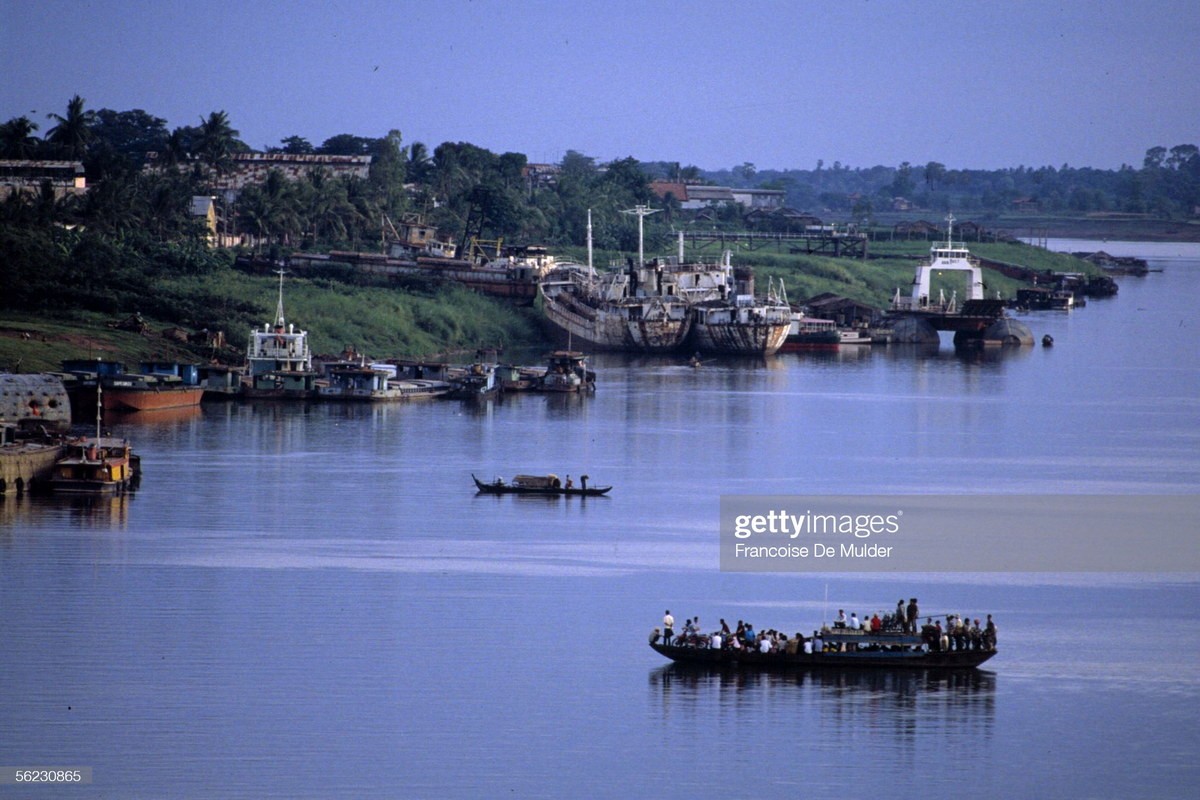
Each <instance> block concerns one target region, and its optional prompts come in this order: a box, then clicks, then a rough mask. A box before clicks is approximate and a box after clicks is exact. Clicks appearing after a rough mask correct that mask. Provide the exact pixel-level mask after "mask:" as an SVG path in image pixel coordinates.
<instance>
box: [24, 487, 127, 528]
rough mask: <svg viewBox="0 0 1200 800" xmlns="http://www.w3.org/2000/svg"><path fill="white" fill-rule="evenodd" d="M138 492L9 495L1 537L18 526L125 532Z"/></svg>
mask: <svg viewBox="0 0 1200 800" xmlns="http://www.w3.org/2000/svg"><path fill="white" fill-rule="evenodd" d="M135 496H136V492H133V491H129V492H124V493H121V494H107V495H52V494H22V495H8V496H5V497H3V498H2V499H0V536H4V535H7V534H10V533H11V532H12V531H14V530H16V529H17V527H18V526H22V527H25V526H34V525H42V524H47V523H49V524H55V523H59V524H61V523H63V522H66V523H68V524H69V525H70V526H71V527H72V528H75V529H81V530H123V529H124V528H125V527H126V525H128V523H129V507H130V504H131V503H132V502H133V501H134V498H135Z"/></svg>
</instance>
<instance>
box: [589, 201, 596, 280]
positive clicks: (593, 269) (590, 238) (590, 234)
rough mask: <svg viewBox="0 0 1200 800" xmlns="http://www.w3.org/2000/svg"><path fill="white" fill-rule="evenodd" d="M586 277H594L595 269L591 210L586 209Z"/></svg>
mask: <svg viewBox="0 0 1200 800" xmlns="http://www.w3.org/2000/svg"><path fill="white" fill-rule="evenodd" d="M587 244H588V275H590V276H591V277H593V278H594V277H596V268H595V267H593V266H592V210H591V209H590V208H589V209H588V240H587Z"/></svg>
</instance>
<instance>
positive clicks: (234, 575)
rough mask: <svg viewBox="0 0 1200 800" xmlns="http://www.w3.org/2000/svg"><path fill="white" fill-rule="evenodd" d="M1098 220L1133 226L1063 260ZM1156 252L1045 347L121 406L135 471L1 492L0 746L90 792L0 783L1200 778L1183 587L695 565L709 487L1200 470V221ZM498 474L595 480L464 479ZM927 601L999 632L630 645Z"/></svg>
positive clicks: (1106, 482) (609, 368)
mask: <svg viewBox="0 0 1200 800" xmlns="http://www.w3.org/2000/svg"><path fill="white" fill-rule="evenodd" d="M1056 244H1058V243H1052V246H1055V245H1056ZM1098 247H1103V249H1105V250H1107V251H1108V252H1114V253H1133V254H1137V253H1145V252H1149V251H1150V247H1148V246H1140V245H1132V246H1127V247H1126V249H1122V246H1121V245H1120V244H1119V243H1104V244H1102V245H1097V244H1092V245H1088V244H1081V245H1079V246H1076V245H1074V244H1070V243H1062V244H1061V245H1060V246H1059V248H1056V249H1097V248H1098ZM1172 247H1174V248H1175V249H1174V250H1168V251H1161V252H1160V251H1159V250H1158V248H1157V246H1155V248H1154V252H1153V253H1151V254H1152V255H1153V256H1154V257H1155V258H1156V261H1155V263H1154V266H1161V267H1163V268H1164V270H1165V271H1164V272H1162V273H1161V274H1157V273H1156V274H1151V275H1149V276H1147V277H1144V278H1122V279H1120V284H1121V291H1120V294H1119V296H1118V297H1116V298H1113V299H1109V300H1093V301H1091V302H1090V303H1089V304H1088V306H1087V307H1086V308H1083V309H1079V310H1076V311H1075V312H1072V313H1069V314H1067V313H1061V312H1058V313H1053V312H1043V313H1036V314H1029V315H1025V316H1024V317H1023V319H1024V320H1025V321H1026V322H1027V323H1028V324H1029V325H1030V326H1031V328H1032V329H1033V331H1034V333H1035V335H1036V336H1037V338H1039V339H1040V338H1041V336H1042V335H1043V334H1044V333H1050V334H1051V335H1052V336H1053V337H1054V339H1055V346H1054V347H1053V348H1050V349H1043V348H1041V347H1037V348H1031V349H1026V350H1024V351H1021V352H1005V353H996V352H986V353H983V354H975V355H968V356H959V355H956V354H955V353H954V351H953V350H952V348H950V347H949V345H948V343H947V344H945V345H943V347H942V348H941V349H940V350H937V351H935V352H913V351H911V350H888V349H884V348H877V349H874V350H871V349H862V350H861V351H859V352H853V351H851V352H849V353H847V352H844V351H843V352H841V353H838V354H830V355H825V354H800V355H784V356H779V357H776V358H774V359H771V360H769V361H768V362H767V363H765V364H764V363H761V362H753V361H751V362H742V361H729V362H725V361H716V362H713V363H710V364H706V365H705V366H704V367H703V368H700V369H692V368H690V367H687V366H685V365H684V364H683V363H682V359H674V360H672V359H657V358H656V359H649V358H646V359H639V358H624V357H603V358H598V359H596V360H595V366H596V368H597V370H598V372H599V376H600V378H599V390H598V392H597V393H596V395H595V396H594V397H591V398H572V397H542V396H510V397H508V398H505V399H504V400H503V401H502V402H499V403H495V404H489V405H481V406H477V407H472V406H465V405H461V404H458V403H449V402H437V403H416V404H411V405H390V406H375V407H360V406H342V405H314V406H309V407H303V406H288V405H269V404H261V405H255V404H216V405H206V406H204V408H203V409H202V410H199V411H197V412H195V413H194V414H187V415H183V416H173V417H169V418H160V419H154V418H150V419H147V420H145V421H142V422H138V423H136V424H135V423H129V424H121V425H119V426H118V427H117V429H116V430H117V431H118V432H120V433H123V434H126V435H128V436H130V437H132V438H133V440H134V443H135V447H136V448H137V449H138V450H139V451H140V452H141V454H142V459H143V465H144V470H145V479H144V480H143V482H142V486H141V488H140V489H139V490H138V491H137V492H136V493H135V494H133V495H131V496H127V497H123V498H117V499H113V500H105V501H100V502H66V501H62V500H59V499H55V498H41V497H35V498H20V499H16V498H9V499H8V500H5V501H3V503H0V675H3V689H2V691H0V765H9V766H17V765H72V766H81V765H82V766H90V767H92V769H93V781H94V782H93V783H92V784H91V785H90V786H85V787H74V788H71V789H70V790H65V789H60V790H28V789H21V788H19V787H14V786H5V787H3V789H0V794H4V795H5V796H30V797H49V796H61V797H181V798H192V797H196V798H206V797H245V798H263V797H288V798H293V797H314V798H316V797H320V798H335V797H337V798H340V797H346V798H360V797H430V798H433V797H437V798H441V797H495V796H501V795H503V796H515V797H575V796H581V797H629V796H635V797H637V796H661V797H706V796H711V797H717V796H720V797H739V796H749V795H755V796H762V797H784V796H786V797H798V796H813V795H838V796H862V797H873V798H880V797H924V796H928V795H930V794H937V795H969V796H973V797H1110V798H1130V797H1169V796H1174V795H1178V794H1181V793H1185V792H1189V791H1193V790H1194V787H1195V786H1196V784H1197V781H1198V780H1200V762H1198V761H1197V759H1196V757H1195V752H1196V749H1197V746H1198V745H1200V717H1198V715H1197V714H1196V711H1195V709H1196V707H1197V704H1198V703H1200V666H1198V660H1197V659H1198V657H1200V624H1198V623H1200V577H1198V576H1196V575H1174V574H1172V575H1165V574H1156V575H1130V574H964V573H956V572H953V571H946V572H940V573H931V574H923V575H879V574H877V575H872V574H865V573H863V574H846V575H805V574H763V575H743V574H730V573H722V572H720V571H719V569H718V564H717V512H718V499H719V496H720V495H721V494H723V493H726V494H739V493H747V494H763V493H795V494H801V493H803V494H822V493H828V494H855V493H892V494H896V493H978V492H995V493H1037V494H1053V493H1070V494H1109V493H1115V494H1147V493H1196V492H1197V491H1198V490H1200V318H1198V317H1197V314H1196V304H1197V299H1198V298H1200V248H1198V247H1197V246H1196V245H1184V246H1178V245H1175V246H1172ZM516 472H557V473H559V474H564V473H570V474H572V475H573V476H575V477H576V479H578V474H579V473H581V472H587V473H589V474H590V475H591V476H592V478H591V480H592V482H593V483H612V484H614V485H615V486H616V488H615V489H614V490H613V492H612V495H611V496H610V497H606V498H593V499H587V500H585V501H581V500H579V499H571V500H545V499H538V498H532V499H531V498H515V497H499V498H497V497H484V496H476V494H475V492H474V488H473V486H472V485H471V473H475V474H476V475H479V476H480V477H485V476H486V477H489V478H490V477H494V476H496V475H504V476H506V477H511V475H512V474H514V473H516ZM947 569H949V570H952V569H953V565H947ZM913 595H918V596H919V597H920V599H921V606H922V609H924V610H927V611H929V612H933V613H936V612H939V611H940V612H942V613H946V612H948V611H970V612H972V613H978V614H979V615H982V614H983V613H985V612H987V613H993V614H994V615H995V617H996V619H997V621H998V624H999V628H1000V649H1001V652H1000V654H999V655H998V656H997V657H996V658H994V659H993V660H992V661H990V662H989V663H988V664H987V665H986V666H987V669H986V670H981V671H979V672H977V673H974V674H970V675H965V676H963V675H959V676H952V677H939V676H935V675H926V674H881V675H869V676H865V677H864V676H854V675H807V676H805V675H794V676H754V675H750V676H737V675H729V674H720V673H695V672H688V671H681V670H677V669H674V668H671V667H668V666H666V664H665V662H664V661H663V660H662V659H661V658H660V657H659V656H658V655H656V654H655V653H653V652H652V651H651V650H650V649H649V648H647V647H646V636H647V633H648V632H649V630H650V629H651V628H652V627H654V626H655V625H658V624H659V622H660V620H661V617H662V614H663V611H664V609H667V608H670V609H671V611H672V612H673V613H674V614H675V616H676V618H677V619H679V620H680V621H682V620H683V618H684V617H688V616H693V615H699V616H700V617H701V619H702V621H703V623H704V627H705V628H709V627H711V626H713V625H715V624H716V621H717V619H718V618H720V617H724V618H725V619H727V620H730V621H731V622H732V621H733V620H736V619H739V618H741V619H748V620H751V621H753V622H754V623H755V624H756V625H757V626H758V627H760V628H762V627H777V628H780V629H783V630H788V631H791V630H811V629H812V627H814V626H815V625H816V624H817V623H818V622H819V621H820V620H821V618H822V616H823V615H828V608H829V607H830V606H832V607H835V608H836V607H844V608H847V609H856V610H858V612H859V613H863V612H870V611H873V610H876V609H887V608H890V607H893V606H894V605H895V601H896V599H897V598H899V597H905V598H907V597H910V596H913ZM826 596H827V597H828V600H827V601H826ZM827 604H828V605H827ZM1189 786H1190V787H1193V788H1192V789H1191V790H1189V789H1187V787H1189Z"/></svg>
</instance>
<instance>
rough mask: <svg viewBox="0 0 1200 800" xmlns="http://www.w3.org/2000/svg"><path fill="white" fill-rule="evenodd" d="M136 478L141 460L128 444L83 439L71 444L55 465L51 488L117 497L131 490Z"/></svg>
mask: <svg viewBox="0 0 1200 800" xmlns="http://www.w3.org/2000/svg"><path fill="white" fill-rule="evenodd" d="M137 474H138V458H137V456H135V455H134V454H133V448H132V447H130V445H129V442H128V440H126V439H118V438H116V437H112V436H102V437H97V438H87V439H80V440H78V441H75V442H70V443H68V444H67V452H66V455H65V456H64V457H63V458H61V459H59V460H58V461H57V462H56V463H55V464H54V474H53V475H52V476H51V477H50V488H51V489H52V490H53V491H55V492H63V493H74V494H117V493H119V492H123V491H125V489H127V488H129V486H130V484H131V483H132V482H133V481H134V480H135V479H136V478H137Z"/></svg>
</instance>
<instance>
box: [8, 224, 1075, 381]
mask: <svg viewBox="0 0 1200 800" xmlns="http://www.w3.org/2000/svg"><path fill="white" fill-rule="evenodd" d="M969 247H970V248H971V250H972V252H974V253H976V254H977V255H979V256H981V257H983V258H987V259H992V260H996V261H1001V262H1005V263H1008V264H1018V265H1021V266H1025V267H1028V268H1030V269H1035V270H1053V271H1060V272H1078V271H1090V272H1096V271H1098V270H1097V269H1096V268H1093V267H1091V266H1090V265H1088V264H1086V263H1084V262H1081V261H1079V260H1077V259H1074V258H1072V257H1070V256H1065V255H1062V254H1057V253H1050V252H1047V251H1045V250H1041V249H1039V248H1035V247H1031V246H1027V245H1021V244H985V243H979V244H976V243H970V244H969ZM870 251H871V255H872V257H871V258H870V259H867V260H861V259H850V258H830V257H825V256H812V255H802V254H791V253H786V252H775V251H773V250H772V249H770V248H764V249H760V250H756V251H748V250H739V251H737V252H736V253H735V254H734V263H735V264H737V265H746V266H750V267H753V268H754V270H755V275H756V282H757V293H758V294H759V295H762V294H765V292H766V289H767V284H768V280H773V281H782V282H783V285H784V286H785V287H786V290H787V294H788V298H789V299H790V300H791V301H792V302H800V301H803V300H805V299H807V298H809V297H812V296H814V295H817V294H820V293H823V292H832V293H834V294H838V295H843V296H846V297H850V298H853V299H855V300H858V301H860V302H864V303H868V304H871V305H874V306H877V307H881V308H882V307H885V306H886V305H888V303H890V301H891V298H892V295H893V293H894V292H895V291H896V289H897V287H900V288H901V289H902V290H905V289H906V288H907V287H908V286H909V285H910V284H911V281H912V271H913V267H914V265H915V264H916V263H917V262H918V260H919V259H922V258H925V257H927V256H928V254H929V243H928V242H923V241H908V242H872V243H871V248H870ZM695 255H697V254H692V253H689V254H688V257H689V258H691V257H694V256H695ZM699 255H702V256H703V257H704V258H705V259H707V260H709V261H713V260H715V259H717V258H719V254H718V253H716V252H715V251H711V252H705V253H702V254H699ZM563 256H564V257H573V258H575V259H578V260H581V261H582V260H584V259H585V258H586V254H585V253H584V252H583V251H582V250H579V249H575V250H571V249H568V250H565V251H564V252H563ZM594 260H595V263H596V264H597V265H603V266H604V268H607V266H608V265H609V264H610V263H618V264H619V263H622V262H623V261H624V254H622V253H617V252H611V253H610V252H599V253H597V254H596V256H595V259H594ZM984 282H985V285H986V287H987V291H988V294H989V295H993V294H994V293H995V292H997V291H999V292H1001V293H1002V294H1003V295H1004V296H1006V297H1011V296H1013V295H1014V294H1015V291H1016V289H1017V288H1018V287H1019V286H1020V285H1022V284H1020V283H1019V282H1018V281H1015V280H1012V279H1011V278H1007V277H1004V276H1003V275H1000V274H998V273H995V272H992V271H991V270H985V273H984ZM130 298H131V299H128V300H126V301H125V302H124V303H123V304H122V306H121V310H120V311H118V312H116V313H101V312H96V311H82V310H72V309H53V310H45V311H41V312H36V313H35V312H29V311H7V312H0V369H10V370H18V369H19V370H21V371H46V370H57V369H59V365H60V362H61V361H62V359H64V358H104V359H115V360H119V361H124V362H125V363H126V364H127V366H129V367H131V368H133V367H134V366H135V365H136V364H137V362H138V361H143V360H180V361H186V362H207V361H208V360H210V359H211V358H213V357H217V358H220V359H221V360H224V361H229V362H233V363H240V361H241V354H242V353H243V352H244V350H245V345H246V340H247V338H248V335H249V331H250V330H251V329H252V328H257V327H260V326H262V324H263V323H265V322H268V321H270V320H272V319H273V317H274V312H275V306H276V302H277V300H278V282H277V280H276V279H275V278H274V277H273V276H263V275H254V274H249V273H246V272H242V271H239V270H237V269H234V268H233V267H231V266H224V267H217V268H214V269H212V270H210V271H209V272H206V273H205V274H201V275H160V276H158V277H156V278H155V279H154V281H153V283H152V289H151V290H147V291H145V292H143V293H140V294H134V295H130ZM133 304H136V305H135V306H134V307H128V306H131V305H133ZM284 306H285V307H284V311H285V316H286V318H287V320H288V321H289V322H290V323H294V324H295V325H296V326H297V327H298V328H301V329H304V330H307V331H308V332H309V334H310V341H311V346H312V348H313V352H314V353H318V354H336V353H339V352H341V351H342V349H343V348H344V347H346V346H347V345H351V346H353V347H354V348H355V349H356V350H357V351H358V352H360V353H365V354H367V355H368V356H370V357H373V358H391V357H407V358H417V357H433V356H438V355H445V354H448V353H465V354H466V355H465V356H464V357H466V358H469V357H470V355H471V354H473V353H474V351H475V350H476V349H478V348H481V347H485V348H497V349H503V348H512V347H537V346H545V345H547V344H548V342H547V341H546V340H545V339H544V338H543V332H542V329H541V326H540V324H539V321H538V319H537V317H536V316H535V314H534V312H533V310H532V309H530V308H527V307H517V306H513V305H512V304H510V303H508V302H506V301H503V300H498V299H493V298H490V297H486V296H483V295H479V294H475V293H474V292H471V291H469V290H467V289H464V288H462V287H460V286H458V285H456V284H444V283H421V282H415V281H414V282H410V283H408V284H405V285H401V286H397V285H395V284H389V283H386V282H384V281H382V280H373V279H370V278H366V277H364V276H359V275H356V274H353V273H349V272H346V271H341V272H336V273H331V274H329V275H326V276H299V277H298V276H291V275H289V276H288V278H287V283H286V284H285V288H284ZM135 312H138V313H140V314H142V316H143V318H144V319H145V322H146V323H147V326H148V329H149V330H148V333H146V334H138V333H133V332H129V331H123V330H119V329H116V328H114V327H113V324H114V323H116V322H119V321H121V320H123V319H126V318H128V317H129V316H130V315H131V314H133V313H135ZM173 326H182V327H185V328H188V329H191V330H197V329H200V328H205V327H207V328H211V329H216V330H223V331H224V332H225V335H226V338H227V341H228V343H229V344H228V348H227V349H226V350H224V351H222V352H213V351H211V350H209V349H206V348H205V347H204V346H203V345H183V344H180V343H177V342H174V341H172V340H169V339H165V338H163V336H162V335H161V334H162V331H163V330H165V329H167V328H170V327H173Z"/></svg>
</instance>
